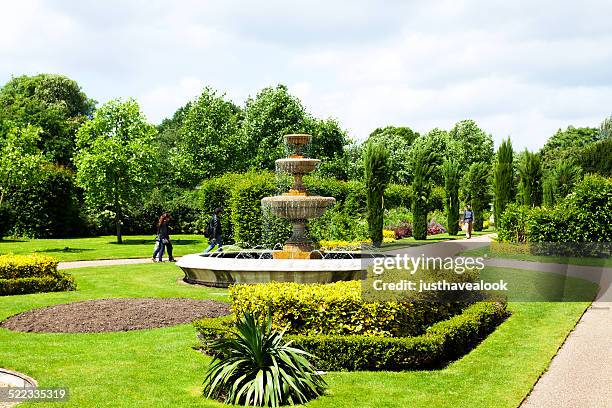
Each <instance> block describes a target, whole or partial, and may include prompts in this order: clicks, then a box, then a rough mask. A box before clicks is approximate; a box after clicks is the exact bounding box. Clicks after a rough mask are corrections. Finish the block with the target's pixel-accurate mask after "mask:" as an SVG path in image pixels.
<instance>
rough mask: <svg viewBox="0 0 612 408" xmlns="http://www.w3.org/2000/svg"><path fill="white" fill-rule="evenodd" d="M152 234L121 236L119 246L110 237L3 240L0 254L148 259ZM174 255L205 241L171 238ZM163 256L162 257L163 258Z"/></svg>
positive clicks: (198, 247) (195, 237)
mask: <svg viewBox="0 0 612 408" xmlns="http://www.w3.org/2000/svg"><path fill="white" fill-rule="evenodd" d="M154 245H155V236H154V235H129V236H124V237H123V244H117V238H116V237H115V236H114V235H107V236H101V237H93V238H64V239H59V238H58V239H27V238H23V239H21V238H18V239H13V240H11V239H4V240H0V254H7V253H14V254H29V253H33V252H36V253H41V254H46V255H50V256H53V257H55V258H57V259H59V260H60V261H81V260H85V261H87V260H94V259H122V258H148V257H151V255H152V254H153V247H154ZM172 245H173V247H174V256H182V255H187V254H190V253H194V252H202V250H204V249H205V248H206V247H207V246H208V239H206V238H204V236H202V235H173V236H172ZM167 256H168V255H167V254H164V257H167Z"/></svg>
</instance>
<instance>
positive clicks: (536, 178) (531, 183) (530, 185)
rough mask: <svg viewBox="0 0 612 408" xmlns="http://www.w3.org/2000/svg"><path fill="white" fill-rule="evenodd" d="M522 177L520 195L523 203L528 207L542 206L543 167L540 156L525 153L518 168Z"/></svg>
mask: <svg viewBox="0 0 612 408" xmlns="http://www.w3.org/2000/svg"><path fill="white" fill-rule="evenodd" d="M518 172H519V177H520V183H519V193H520V199H521V203H522V204H523V205H526V206H528V207H537V206H539V205H540V204H542V166H541V163H540V155H539V154H538V153H531V152H529V151H527V150H525V152H524V153H523V155H522V157H521V160H520V162H519V166H518Z"/></svg>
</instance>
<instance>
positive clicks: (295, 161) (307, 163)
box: [276, 157, 321, 175]
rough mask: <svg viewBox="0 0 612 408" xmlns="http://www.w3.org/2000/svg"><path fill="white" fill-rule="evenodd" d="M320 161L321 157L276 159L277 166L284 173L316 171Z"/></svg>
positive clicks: (301, 173)
mask: <svg viewBox="0 0 612 408" xmlns="http://www.w3.org/2000/svg"><path fill="white" fill-rule="evenodd" d="M319 163H321V160H319V159H304V158H298V157H289V158H286V159H278V160H276V168H277V169H278V170H280V171H282V172H284V173H288V174H300V175H303V174H309V173H312V172H313V171H315V170H316V168H317V166H318V165H319Z"/></svg>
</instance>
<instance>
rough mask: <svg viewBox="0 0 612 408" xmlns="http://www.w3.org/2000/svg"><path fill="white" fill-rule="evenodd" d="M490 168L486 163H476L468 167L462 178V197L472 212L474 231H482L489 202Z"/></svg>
mask: <svg viewBox="0 0 612 408" xmlns="http://www.w3.org/2000/svg"><path fill="white" fill-rule="evenodd" d="M490 173H491V166H490V165H489V164H487V163H483V162H476V163H472V164H471V165H470V168H469V169H468V171H467V173H466V174H465V175H464V176H463V183H462V184H463V186H464V196H465V198H466V201H467V202H468V203H470V205H471V206H472V211H474V231H482V223H483V220H484V219H483V218H484V217H483V216H484V211H485V209H486V208H487V206H488V204H489V200H490V196H489V184H490V181H489V180H490Z"/></svg>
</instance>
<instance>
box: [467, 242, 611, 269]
mask: <svg viewBox="0 0 612 408" xmlns="http://www.w3.org/2000/svg"><path fill="white" fill-rule="evenodd" d="M485 254H486V256H487V257H488V258H489V259H513V260H516V261H530V262H546V263H557V264H563V265H583V266H596V267H603V268H611V267H612V258H610V257H608V258H595V257H576V256H545V255H532V254H524V253H511V252H491V247H490V246H488V245H487V246H483V247H481V248H475V249H470V250H468V251H464V252H462V253H461V254H460V255H461V256H471V257H479V256H484V255H485Z"/></svg>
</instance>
